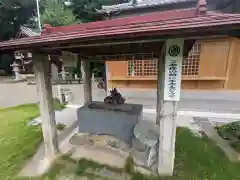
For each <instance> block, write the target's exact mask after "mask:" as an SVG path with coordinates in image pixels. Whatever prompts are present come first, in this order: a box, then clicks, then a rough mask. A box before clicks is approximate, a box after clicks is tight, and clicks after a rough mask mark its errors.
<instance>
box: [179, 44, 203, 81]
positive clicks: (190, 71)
mask: <svg viewBox="0 0 240 180" xmlns="http://www.w3.org/2000/svg"><path fill="white" fill-rule="evenodd" d="M200 53H201V44H200V43H196V44H194V46H193V48H192V49H191V51H190V52H189V54H188V57H187V58H185V59H184V60H183V65H182V75H183V76H196V75H198V74H199V65H200Z"/></svg>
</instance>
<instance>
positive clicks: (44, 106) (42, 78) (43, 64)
mask: <svg viewBox="0 0 240 180" xmlns="http://www.w3.org/2000/svg"><path fill="white" fill-rule="evenodd" d="M33 69H34V73H35V75H36V82H37V91H38V96H39V99H40V114H41V119H42V132H43V140H44V146H45V158H46V160H47V161H48V162H52V161H53V160H54V159H55V158H56V156H57V155H58V153H59V148H58V137H57V129H56V122H55V113H54V108H53V95H52V82H51V68H50V61H49V60H48V56H47V55H41V54H36V53H33Z"/></svg>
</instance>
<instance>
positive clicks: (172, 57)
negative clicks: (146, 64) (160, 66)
mask: <svg viewBox="0 0 240 180" xmlns="http://www.w3.org/2000/svg"><path fill="white" fill-rule="evenodd" d="M183 48H184V39H169V40H167V42H166V53H165V54H166V55H165V81H164V82H165V84H164V100H166V101H180V91H181V76H182V61H183Z"/></svg>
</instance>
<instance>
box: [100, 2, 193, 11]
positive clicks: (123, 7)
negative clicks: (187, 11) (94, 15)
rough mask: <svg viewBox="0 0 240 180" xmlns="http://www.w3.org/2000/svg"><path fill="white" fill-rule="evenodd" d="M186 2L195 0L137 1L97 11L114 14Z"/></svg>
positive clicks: (103, 7) (104, 7)
mask: <svg viewBox="0 0 240 180" xmlns="http://www.w3.org/2000/svg"><path fill="white" fill-rule="evenodd" d="M187 1H196V2H197V0H138V1H137V3H136V4H134V3H133V1H132V0H131V1H130V2H128V3H122V4H116V5H111V6H102V9H101V10H99V11H100V12H101V11H102V12H114V11H119V10H126V9H135V8H141V7H149V6H150V7H151V6H156V5H166V4H174V3H181V2H187Z"/></svg>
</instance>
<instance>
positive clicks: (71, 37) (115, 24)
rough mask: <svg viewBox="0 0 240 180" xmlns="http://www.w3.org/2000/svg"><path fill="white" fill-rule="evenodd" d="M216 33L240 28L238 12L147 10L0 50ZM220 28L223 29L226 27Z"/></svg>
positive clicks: (49, 33)
mask: <svg viewBox="0 0 240 180" xmlns="http://www.w3.org/2000/svg"><path fill="white" fill-rule="evenodd" d="M209 27H210V28H211V33H212V35H214V33H216V32H219V31H220V30H221V27H224V28H226V29H227V30H231V29H233V28H234V29H236V28H238V29H239V30H240V14H234V15H233V14H222V13H215V12H205V13H204V11H202V12H201V13H200V14H199V9H198V8H191V9H182V10H174V11H162V12H155V13H148V14H145V15H142V16H130V17H126V18H119V19H111V20H105V21H98V22H92V23H87V24H80V25H74V26H65V27H58V28H49V29H47V30H46V34H43V35H41V36H36V37H29V38H22V39H18V40H10V41H6V42H0V50H13V49H21V48H30V47H31V48H34V47H35V48H41V47H43V46H48V45H50V44H51V45H58V46H59V45H61V44H64V43H69V42H71V43H72V44H73V43H75V44H82V45H85V44H88V43H91V41H93V40H99V39H101V40H104V41H105V40H107V39H112V38H118V37H119V38H120V37H121V38H124V37H129V36H134V37H136V36H144V35H146V34H148V35H149V36H150V35H153V34H154V35H160V36H161V35H162V36H168V35H169V36H171V35H173V34H175V35H176V34H178V35H179V36H180V37H181V33H183V32H184V33H186V32H187V33H190V32H191V33H195V34H197V33H203V32H209V31H210V30H208V29H209ZM226 29H224V30H226Z"/></svg>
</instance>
